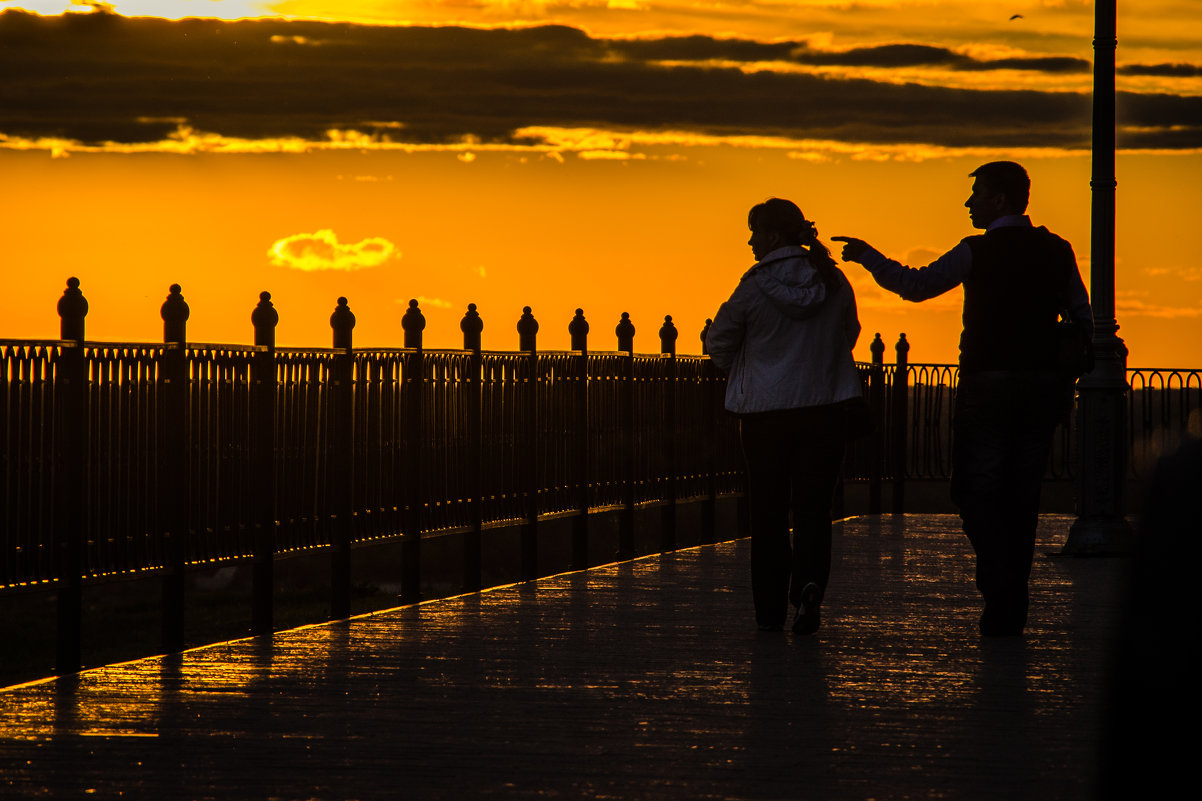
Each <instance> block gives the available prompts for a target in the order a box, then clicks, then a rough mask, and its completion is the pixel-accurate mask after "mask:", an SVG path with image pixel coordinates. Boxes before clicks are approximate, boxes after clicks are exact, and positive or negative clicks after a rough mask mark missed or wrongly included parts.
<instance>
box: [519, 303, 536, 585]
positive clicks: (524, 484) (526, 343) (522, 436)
mask: <svg viewBox="0 0 1202 801" xmlns="http://www.w3.org/2000/svg"><path fill="white" fill-rule="evenodd" d="M517 329H518V348H519V350H521V351H522V352H523V353H525V354H526V358H525V359H524V360H523V361H522V376H521V379H520V382H519V385H520V386H521V387H522V390H523V392H524V393H525V394H524V396H523V398H522V400H521V401H519V406H520V412H519V414H520V415H521V419H522V421H523V424H522V425H521V426H520V430H519V431H517V432H516V437H515V439H516V443H517V449H518V454H517V455H518V465H519V468H518V469H519V474H518V481H519V482H520V486H521V492H522V495H523V499H524V500H525V504H524V506H525V510H524V511H525V513H526V514H525V517H526V520H525V522H524V523H523V524H522V533H521V577H522V580H523V581H529V580H530V579H533V578H536V577H537V576H538V514H539V498H538V494H539V493H538V491H539V464H538V457H539V451H540V445H541V443H540V441H539V430H538V391H539V387H538V383H539V381H538V379H539V375H538V348H537V343H536V339H537V335H538V321H537V320H535V319H534V315H533V314H531V312H530V307H529V306H524V307H522V316H521V318H520V319H519V320H518V325H517Z"/></svg>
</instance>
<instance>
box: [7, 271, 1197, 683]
mask: <svg viewBox="0 0 1202 801" xmlns="http://www.w3.org/2000/svg"><path fill="white" fill-rule="evenodd" d="M86 310H87V304H86V301H84V299H83V296H82V294H81V293H80V291H79V289H78V281H75V280H74V279H72V280H71V281H70V282H68V289H67V291H66V293H64V297H63V299H62V300H61V301H60V303H59V311H60V315H61V316H62V336H63V339H62V340H61V341H53V342H25V341H21V342H18V341H0V359H2V363H0V492H2V493H3V494H2V496H0V501H2V504H0V557H2V559H0V591H2V590H11V589H15V588H21V587H36V586H46V587H52V588H53V589H54V590H55V591H56V592H57V593H58V604H57V608H58V610H59V611H58V614H59V628H58V631H59V662H58V664H59V665H60V670H62V671H64V672H66V671H69V670H71V669H73V668H74V667H77V666H78V665H79V641H80V625H81V624H80V619H79V613H80V604H81V599H82V594H81V583H82V582H83V581H85V580H89V581H92V580H103V579H105V578H107V577H116V576H122V575H131V574H139V573H142V574H145V573H149V574H152V575H161V576H162V581H163V585H164V595H163V597H164V628H163V643H164V649H165V650H179V649H180V648H182V647H183V642H184V632H183V607H184V586H185V583H184V576H185V574H186V572H187V571H188V570H189V569H190V567H194V566H197V565H214V564H221V563H224V562H230V561H235V560H241V561H248V562H250V563H251V564H252V565H253V567H252V574H253V581H252V584H253V589H252V595H253V599H254V600H253V610H252V628H253V630H254V631H256V632H259V633H264V632H269V631H271V630H272V617H273V611H272V605H271V598H272V587H273V563H274V560H275V559H276V557H277V556H279V555H281V554H287V553H294V552H299V551H304V550H309V549H323V550H325V551H328V552H329V554H330V564H331V599H330V609H331V616H332V617H335V618H339V617H345V616H347V615H349V613H350V594H349V592H350V591H349V588H350V581H351V576H350V550H351V548H352V546H354V545H356V544H360V543H365V542H370V541H377V540H378V541H383V540H387V539H396V540H398V541H399V542H400V544H401V550H402V559H401V573H402V575H401V576H400V579H401V581H400V585H401V597H402V599H403V600H405V601H415V600H417V599H418V597H419V587H420V582H421V578H422V574H421V564H422V560H421V544H422V540H423V539H425V538H428V537H430V536H435V535H440V534H444V533H452V532H453V533H457V534H460V535H462V537H463V542H464V547H463V554H464V556H463V581H462V586H463V587H464V588H465V589H468V590H471V589H475V588H479V587H480V585H481V572H482V570H481V567H482V566H481V543H482V532H483V531H484V530H485V529H487V528H492V527H498V526H513V527H518V528H519V529H520V532H521V533H520V548H521V557H520V562H521V569H520V572H521V575H522V577H524V578H533V577H535V576H536V575H537V574H538V570H539V567H538V564H539V557H538V542H539V537H538V530H539V525H540V522H542V521H546V520H549V519H551V518H557V517H564V518H571V557H570V559H571V564H572V566H574V567H585V566H587V564H588V554H589V516H590V515H594V514H597V513H599V512H614V513H616V514H617V515H618V521H619V525H618V549H617V550H618V552H617V556H618V557H619V558H629V557H631V556H633V555H634V553H635V539H634V520H635V511H636V510H637V509H639V508H648V507H658V508H659V509H660V515H661V525H660V526H659V529H660V532H661V535H660V541H659V547H660V548H661V549H663V550H670V549H672V548H674V547H676V514H677V506H678V504H679V503H681V502H686V501H700V502H701V508H702V515H701V521H702V522H701V528H702V531H701V533H700V537H699V538H698V539H699V541H701V542H712V541H714V537H715V535H714V519H715V512H714V506H715V503H716V501H717V499H718V498H720V497H729V496H734V495H740V494H741V492H742V481H743V477H742V459H741V454H740V449H739V443H738V428H737V421H736V420H735V418H733V417H732V416H731V415H728V414H726V413H725V412H723V411H722V399H723V394H724V391H725V379H724V378H723V377H722V376H721V375H720V374H719V373H718V372H717V371H716V370H715V369H714V367H713V365H712V364H711V363H710V361H709V359H708V358H707V357H704V356H701V357H697V356H677V355H676V354H675V349H676V348H675V341H676V335H677V332H676V329H675V327H674V326H673V324H672V322H671V318H670V317H668V318H665V322H664V325H663V327H662V328H661V329H660V331H659V334H660V351H661V352H660V353H658V354H635V353H634V352H633V348H634V346H633V339H634V326H633V325H632V324H631V322H630V320H629V319H628V318H627V316H626V315H623V319H622V320H621V322H620V323H619V325H618V327H617V329H616V333H617V338H618V342H617V344H618V349H617V350H616V351H612V352H590V351H589V348H588V324H587V322H585V320H584V316H583V313H582V312H581V311H580V310H579V309H578V310H577V311H576V316H575V318H573V319H572V321H571V323H570V325H569V332H570V333H571V337H572V341H571V346H572V350H570V351H563V352H544V351H538V350H537V348H536V333H537V330H538V324H537V322H535V320H534V318H533V316H532V315H531V314H530V310H529V308H527V309H525V313H524V314H523V316H522V318H521V320H520V321H519V323H518V332H519V343H520V344H519V350H518V351H512V352H496V351H484V350H482V349H481V347H480V330H481V328H482V326H483V324H482V322H481V321H480V318H479V315H478V314H477V313H476V311H475V307H474V306H469V310H468V313H467V315H466V316H465V317H464V320H463V323H462V324H461V328H462V330H463V333H464V349H463V350H459V351H452V350H438V351H434V350H425V349H424V348H423V347H422V330H423V328H424V326H425V320H424V318H423V317H422V314H421V311H420V309H419V308H418V306H417V302H416V301H411V302H410V308H409V310H408V311H407V312H406V314H405V316H404V319H403V321H402V327H403V328H404V332H405V333H404V347H403V348H400V349H354V348H352V346H351V333H352V329H353V327H354V316H353V315H352V314H351V312H350V309H349V307H348V306H347V304H346V301H345V299H341V298H340V299H339V305H338V306H337V307H336V309H335V312H334V314H333V316H332V317H331V327H332V329H333V344H334V347H332V348H330V349H292V348H276V347H275V345H274V330H275V325H276V322H277V321H278V315H277V314H276V312H275V310H274V308H273V307H272V304H271V301H270V295H268V294H267V293H263V295H262V297H261V302H260V304H259V306H258V307H257V308H256V310H255V312H254V314H253V316H252V320H253V322H254V326H255V344H254V345H253V346H228V345H202V344H196V343H187V342H186V337H185V325H184V321H186V319H187V316H188V307H187V305H186V304H185V303H184V301H183V297H182V295H181V294H180V290H179V287H178V286H173V287H172V288H171V294H170V295H169V296H168V299H167V302H166V303H165V304H164V306H163V318H164V321H165V324H164V340H165V341H164V344H161V345H150V344H109V343H105V344H102V343H93V342H86V341H84V338H83V320H84V314H86ZM703 339H704V337H703ZM908 351H909V343H908V342H907V340H906V338H905V335H904V334H903V335H902V336H901V339H900V340H899V341H898V343H897V346H896V352H897V358H896V362H895V363H894V364H885V363H884V352H885V344H884V342H883V341H882V340H881V337H880V335H879V334H877V335H876V337H875V340H874V341H873V343H872V345H871V352H872V361H871V362H870V363H867V364H859V365H858V368H859V370H860V373H861V377H862V379H863V381H864V387H865V390H866V395H867V397H868V398H869V400H870V408H871V415H872V418H873V420H874V423H875V428H876V432H875V434H874V435H873V436H870V437H868V438H865V439H862V440H858V441H856V442H855V443H853V444H852V445H851V447H850V449H849V452H848V456H847V459H846V463H845V468H844V479H845V481H850V482H864V483H866V484H867V486H868V494H869V503H868V511H869V512H881V511H886V510H885V509H884V508H883V504H882V488H883V487H884V486H889V487H890V488H891V492H890V504H889V509H888V511H893V512H900V511H903V510H904V509H905V508H906V507H905V490H906V485H907V482H914V481H922V480H945V479H947V478H948V477H949V476H950V472H951V447H952V428H951V417H952V409H953V407H954V402H955V389H954V387H955V383H956V379H957V368H956V367H955V366H952V365H935V364H913V365H912V364H909V363H908V358H907V357H908ZM1129 377H1130V382H1131V391H1130V393H1129V394H1128V397H1129V403H1130V407H1129V410H1130V416H1129V420H1130V425H1129V431H1130V437H1131V449H1132V454H1133V458H1131V459H1130V460H1129V464H1130V470H1131V471H1132V474H1133V475H1135V474H1137V472H1138V471H1140V470H1142V469H1145V465H1146V464H1147V461H1148V459H1149V458H1151V457H1152V456H1154V455H1155V454H1156V453H1158V452H1160V451H1162V450H1165V449H1167V448H1170V447H1172V446H1173V444H1174V443H1175V442H1177V441H1179V440H1180V438H1182V437H1183V436H1184V432H1185V431H1186V430H1187V428H1188V426H1189V425H1190V424H1191V422H1193V424H1195V425H1197V424H1198V422H1199V421H1198V416H1199V415H1200V414H1202V412H1200V411H1199V410H1200V409H1202V378H1200V373H1199V371H1198V370H1146V369H1143V370H1131V371H1129ZM1073 460H1074V447H1073V438H1072V437H1071V436H1070V434H1069V431H1068V429H1067V427H1062V428H1061V430H1059V431H1058V432H1057V437H1056V444H1055V447H1054V450H1053V454H1052V458H1051V460H1050V463H1049V467H1048V477H1049V478H1067V477H1071V476H1072V474H1073V472H1074V471H1073Z"/></svg>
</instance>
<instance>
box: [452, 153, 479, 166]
mask: <svg viewBox="0 0 1202 801" xmlns="http://www.w3.org/2000/svg"><path fill="white" fill-rule="evenodd" d="M455 158H457V159H459V160H460V161H462V162H463V163H464V164H471V163H472V162H473V161H475V160H476V154H475V153H472V152H471V151H464V152H463V153H460V154H459V155H458V156H456V157H455Z"/></svg>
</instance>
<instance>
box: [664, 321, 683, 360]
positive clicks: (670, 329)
mask: <svg viewBox="0 0 1202 801" xmlns="http://www.w3.org/2000/svg"><path fill="white" fill-rule="evenodd" d="M678 336H680V332H679V331H677V330H676V326H675V325H673V324H672V315H670V314H665V315H664V324H663V325H662V326H660V329H659V352H660V353H670V354H672V355H673V356H675V355H676V337H678Z"/></svg>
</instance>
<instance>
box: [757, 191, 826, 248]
mask: <svg viewBox="0 0 1202 801" xmlns="http://www.w3.org/2000/svg"><path fill="white" fill-rule="evenodd" d="M747 227H748V228H749V229H750V230H751V239H749V240H748V241H747V244H749V245H751V252H752V254H754V255H755V257H756V258H757V259H762V258H763V257H764V256H766V255H768V254H769V253H771V252H772V251H773V250H776V249H777V248H781V247H785V246H786V245H797V246H800V247H807V246H809V245H810V244H812V243H813V242H814V241H815V236H816V234H815V231H814V224H813V223H812V222H810V221H809V220H807V219H806V218H805V215H804V214H802V213H801V209H799V208H797V204H795V203H793V202H792V201H791V200H784V199H782V198H779V197H774V198H769V199H768V200H765V201H764V202H763V203H757V204H756V205H754V206H752V207H751V211H749V212H747Z"/></svg>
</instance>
